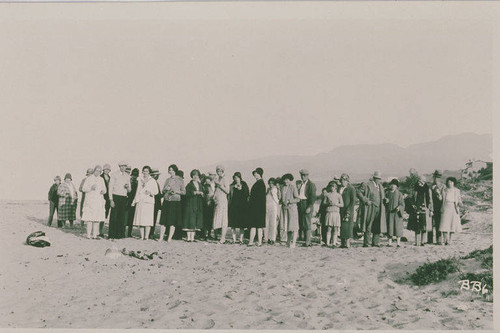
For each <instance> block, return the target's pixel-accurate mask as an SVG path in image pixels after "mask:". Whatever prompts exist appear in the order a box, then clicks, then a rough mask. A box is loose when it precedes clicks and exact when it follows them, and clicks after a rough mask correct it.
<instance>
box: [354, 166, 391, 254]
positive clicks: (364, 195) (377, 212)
mask: <svg viewBox="0 0 500 333" xmlns="http://www.w3.org/2000/svg"><path fill="white" fill-rule="evenodd" d="M381 178H382V176H381V173H380V171H375V172H374V173H373V177H372V179H370V180H369V181H368V182H366V183H364V184H363V186H362V188H361V189H360V191H358V198H359V201H360V203H359V216H358V219H359V222H360V226H361V230H362V231H363V232H364V240H363V247H368V246H369V244H370V239H371V237H372V234H373V240H372V246H376V247H380V245H379V236H380V234H383V233H386V232H387V223H386V217H385V207H384V203H385V201H386V198H385V193H384V188H383V186H382V184H381V183H380V179H381Z"/></svg>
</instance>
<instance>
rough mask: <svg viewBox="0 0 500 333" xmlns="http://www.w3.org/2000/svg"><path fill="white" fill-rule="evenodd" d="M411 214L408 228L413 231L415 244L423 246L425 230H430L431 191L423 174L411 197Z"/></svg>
mask: <svg viewBox="0 0 500 333" xmlns="http://www.w3.org/2000/svg"><path fill="white" fill-rule="evenodd" d="M412 198H413V199H412V205H413V209H412V212H413V214H411V215H410V219H409V221H408V226H407V227H408V230H412V231H414V232H415V246H418V245H420V246H424V235H425V234H426V231H430V230H432V215H431V212H432V211H433V208H432V193H431V189H430V188H429V186H428V185H427V184H426V182H425V178H424V177H423V176H420V177H419V180H418V182H417V184H416V185H415V189H414V191H413V197H412Z"/></svg>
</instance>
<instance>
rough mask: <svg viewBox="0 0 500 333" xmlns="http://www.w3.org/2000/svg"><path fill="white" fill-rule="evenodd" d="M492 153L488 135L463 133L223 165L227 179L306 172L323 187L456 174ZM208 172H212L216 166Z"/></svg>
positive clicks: (341, 147) (490, 159)
mask: <svg viewBox="0 0 500 333" xmlns="http://www.w3.org/2000/svg"><path fill="white" fill-rule="evenodd" d="M492 153H493V138H492V135H491V134H483V135H479V134H474V133H463V134H458V135H449V136H445V137H442V138H441V139H439V140H436V141H431V142H425V143H419V144H414V145H411V146H408V147H407V148H403V147H400V146H398V145H395V144H361V145H350V146H340V147H337V148H335V149H333V150H331V151H329V152H326V153H320V154H317V155H312V156H268V157H262V158H258V159H253V160H247V161H225V162H222V164H223V165H224V166H225V167H226V172H227V174H228V175H229V176H231V175H232V173H233V172H235V171H240V172H241V173H242V174H243V176H244V177H247V178H248V177H249V175H250V173H251V171H252V170H253V169H255V167H258V166H260V167H262V168H263V169H264V170H265V178H269V177H274V176H281V175H283V174H284V173H287V172H290V173H292V174H293V175H294V176H298V171H299V170H300V169H302V168H306V169H309V171H310V173H311V179H313V180H315V181H318V182H319V183H325V182H326V181H328V180H331V179H332V177H333V176H334V175H340V174H341V173H342V172H347V173H348V174H349V175H350V176H351V180H352V181H354V182H359V181H362V180H364V179H366V178H367V177H369V176H370V175H371V173H372V172H373V171H374V170H380V171H381V172H382V175H383V176H384V178H385V177H388V176H391V177H403V176H407V175H408V171H409V170H410V169H411V168H415V169H416V170H417V171H418V172H419V173H420V174H426V173H431V172H432V171H433V170H435V169H442V170H459V169H462V168H464V167H465V163H466V162H467V161H468V160H469V159H479V160H484V161H492ZM207 168H208V169H212V170H213V169H214V168H215V165H210V166H208V167H207ZM204 170H205V168H204Z"/></svg>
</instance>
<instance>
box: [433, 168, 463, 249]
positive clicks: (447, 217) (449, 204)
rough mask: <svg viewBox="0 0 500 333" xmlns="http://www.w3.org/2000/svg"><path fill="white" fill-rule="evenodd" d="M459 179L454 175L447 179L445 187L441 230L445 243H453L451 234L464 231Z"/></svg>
mask: <svg viewBox="0 0 500 333" xmlns="http://www.w3.org/2000/svg"><path fill="white" fill-rule="evenodd" d="M456 182H457V180H456V179H455V178H454V177H448V178H447V179H446V188H444V189H443V194H442V198H443V205H442V206H441V224H440V226H439V231H441V232H442V233H443V238H444V241H445V245H448V244H451V235H452V234H453V233H454V232H461V231H462V223H461V222H460V211H459V207H461V206H462V205H463V204H462V198H461V195H460V190H459V189H458V188H456V187H455V183H456Z"/></svg>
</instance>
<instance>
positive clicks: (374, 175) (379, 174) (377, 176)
mask: <svg viewBox="0 0 500 333" xmlns="http://www.w3.org/2000/svg"><path fill="white" fill-rule="evenodd" d="M373 178H378V179H382V174H381V173H380V171H378V170H377V171H375V172H374V173H373Z"/></svg>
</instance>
